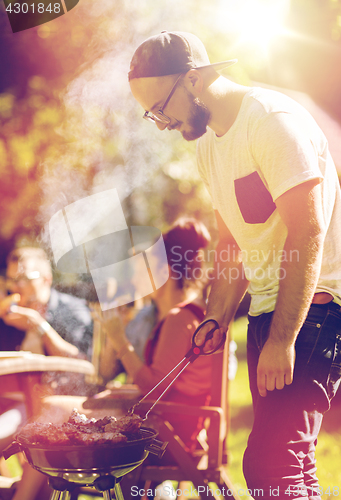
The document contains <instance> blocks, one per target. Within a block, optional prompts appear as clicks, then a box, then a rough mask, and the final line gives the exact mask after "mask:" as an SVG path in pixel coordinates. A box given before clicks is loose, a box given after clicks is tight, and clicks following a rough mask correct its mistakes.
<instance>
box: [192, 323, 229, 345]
mask: <svg viewBox="0 0 341 500" xmlns="http://www.w3.org/2000/svg"><path fill="white" fill-rule="evenodd" d="M208 319H215V318H205V321H207V320H208ZM216 321H217V320H216ZM218 324H219V322H218ZM199 326H200V325H199ZM213 326H214V325H213V323H207V324H206V325H204V326H203V327H202V328H201V329H200V331H199V332H198V334H197V336H196V337H195V343H196V344H197V345H198V346H200V345H203V344H205V338H206V335H207V334H208V332H209V331H210V330H212V327H213ZM226 330H227V328H224V327H220V328H219V329H217V330H215V331H214V332H213V337H212V338H211V339H209V340H207V342H206V344H205V347H204V351H205V352H210V351H213V350H214V349H215V348H216V347H217V346H218V345H219V343H220V342H221V341H222V339H223V336H224V334H225V332H226ZM223 350H224V344H223V345H222V346H221V348H220V349H219V350H218V351H217V352H221V351H223Z"/></svg>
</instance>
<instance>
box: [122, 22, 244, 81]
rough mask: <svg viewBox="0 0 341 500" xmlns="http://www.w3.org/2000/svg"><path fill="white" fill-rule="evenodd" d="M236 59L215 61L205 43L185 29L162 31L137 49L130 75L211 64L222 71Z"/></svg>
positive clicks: (168, 72) (182, 70)
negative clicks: (213, 61) (183, 30)
mask: <svg viewBox="0 0 341 500" xmlns="http://www.w3.org/2000/svg"><path fill="white" fill-rule="evenodd" d="M236 62H237V59H231V60H229V61H223V62H218V63H213V64H211V63H210V60H209V58H208V55H207V52H206V49H205V47H204V44H203V43H202V42H201V40H199V38H198V37H197V36H195V35H193V34H192V33H185V32H182V31H162V32H161V33H160V34H158V35H154V36H151V37H150V38H147V40H145V41H144V42H143V43H141V45H140V46H139V47H138V48H137V49H136V51H135V53H134V55H133V58H132V60H131V63H130V71H129V73H128V78H129V80H132V79H134V78H145V77H151V76H167V75H176V74H179V73H187V71H189V70H190V69H193V68H197V69H199V68H207V67H209V66H211V67H212V68H214V69H215V70H216V71H218V70H221V69H223V68H227V67H228V66H231V65H232V64H234V63H236Z"/></svg>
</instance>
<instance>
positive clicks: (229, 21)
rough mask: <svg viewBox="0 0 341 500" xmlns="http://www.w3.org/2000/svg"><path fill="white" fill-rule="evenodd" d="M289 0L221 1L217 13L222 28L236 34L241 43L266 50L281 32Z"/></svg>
mask: <svg viewBox="0 0 341 500" xmlns="http://www.w3.org/2000/svg"><path fill="white" fill-rule="evenodd" d="M289 7H290V0H239V1H238V2H235V1H233V0H221V2H220V7H219V9H218V12H217V17H219V24H220V25H221V26H224V30H225V31H229V32H231V33H234V34H236V36H237V38H238V42H239V43H241V44H252V45H257V46H259V47H260V48H262V49H263V50H266V49H267V48H268V46H269V44H270V42H271V40H272V39H273V38H274V37H276V36H278V35H281V34H282V33H283V30H284V28H283V26H284V22H285V19H286V16H287V13H288V10H289Z"/></svg>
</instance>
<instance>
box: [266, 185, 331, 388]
mask: <svg viewBox="0 0 341 500" xmlns="http://www.w3.org/2000/svg"><path fill="white" fill-rule="evenodd" d="M318 182H319V180H318V179H315V180H311V181H307V182H304V183H303V184H300V185H299V186H296V187H294V188H292V189H290V190H289V191H287V192H286V193H284V194H283V195H282V196H280V197H279V198H278V199H277V200H276V206H277V209H278V211H279V214H280V216H281V218H282V220H283V222H284V223H285V225H286V227H287V229H288V235H287V238H286V241H285V245H284V253H283V255H286V256H289V259H288V260H283V262H282V265H281V276H282V279H281V280H280V283H279V293H278V298H277V303H276V308H275V312H274V315H273V319H272V323H271V327H270V334H269V338H268V340H267V342H266V343H265V344H264V347H263V350H262V352H261V354H260V357H259V362H258V368H257V385H258V390H259V393H260V395H261V396H266V391H267V390H269V391H272V390H274V389H275V388H276V389H283V387H284V385H285V384H287V385H289V384H291V382H292V380H293V371H294V363H295V341H296V338H297V335H298V333H299V331H300V329H301V327H302V324H303V322H304V320H305V318H306V316H307V313H308V310H309V307H310V305H311V302H312V299H313V296H314V293H315V289H316V285H317V282H318V278H319V274H320V269H321V261H322V250H323V241H324V237H325V225H324V220H323V211H322V197H321V190H322V187H321V184H318ZM297 255H298V258H296V256H297ZM290 256H295V258H293V259H290Z"/></svg>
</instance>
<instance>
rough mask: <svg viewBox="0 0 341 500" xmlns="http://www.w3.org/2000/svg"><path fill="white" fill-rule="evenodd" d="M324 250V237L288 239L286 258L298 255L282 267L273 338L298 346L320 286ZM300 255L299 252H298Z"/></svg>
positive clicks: (285, 250)
mask: <svg viewBox="0 0 341 500" xmlns="http://www.w3.org/2000/svg"><path fill="white" fill-rule="evenodd" d="M322 249H323V235H322V234H321V233H320V234H318V235H316V236H311V237H309V235H307V237H306V238H303V237H301V238H300V240H299V241H298V240H295V239H290V238H287V240H286V243H285V246H284V255H298V258H297V259H295V260H292V261H288V262H283V263H282V273H281V274H282V276H283V278H282V279H281V280H280V283H279V293H278V299H277V303H276V308H275V312H274V315H273V320H272V324H271V328H270V338H272V339H273V340H277V341H280V342H284V343H288V344H289V343H294V342H295V340H296V338H297V335H298V333H299V331H300V329H301V327H302V325H303V322H304V320H305V318H306V316H307V313H308V310H309V307H310V305H311V302H312V299H313V296H314V293H315V290H316V285H317V282H318V278H319V274H320V269H321V259H322ZM297 251H298V252H297Z"/></svg>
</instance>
